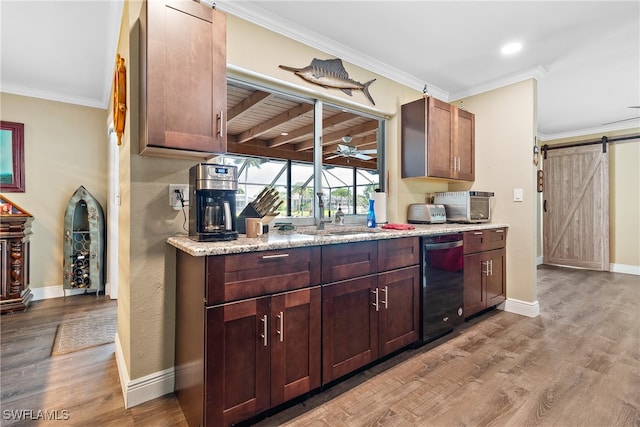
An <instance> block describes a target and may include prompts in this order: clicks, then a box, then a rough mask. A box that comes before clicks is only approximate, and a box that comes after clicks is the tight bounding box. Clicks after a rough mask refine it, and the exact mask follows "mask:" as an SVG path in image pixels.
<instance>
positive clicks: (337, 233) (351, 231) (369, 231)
mask: <svg viewBox="0 0 640 427" xmlns="http://www.w3.org/2000/svg"><path fill="white" fill-rule="evenodd" d="M380 231H382V230H378V229H375V228H356V229H353V228H352V229H346V230H335V229H327V230H314V229H309V230H300V229H298V233H300V234H309V235H312V236H325V237H330V236H356V235H359V234H374V233H378V232H380Z"/></svg>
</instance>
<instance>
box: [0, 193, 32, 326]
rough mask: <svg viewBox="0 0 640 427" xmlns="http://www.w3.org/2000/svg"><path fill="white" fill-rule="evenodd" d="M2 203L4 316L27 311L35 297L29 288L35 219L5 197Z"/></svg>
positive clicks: (0, 308)
mask: <svg viewBox="0 0 640 427" xmlns="http://www.w3.org/2000/svg"><path fill="white" fill-rule="evenodd" d="M0 204H1V205H2V210H1V211H0V216H1V218H0V267H1V269H0V270H1V273H0V313H2V314H4V313H12V312H16V311H24V310H26V308H27V306H28V305H29V302H30V301H31V298H32V297H33V295H31V290H30V289H29V276H30V262H29V259H30V254H29V252H30V242H29V237H30V236H31V223H32V222H33V216H31V214H30V213H28V212H27V211H25V210H24V209H22V208H20V207H19V206H17V205H15V204H14V203H13V202H10V201H9V200H7V199H5V198H4V197H2V198H1V200H0ZM5 209H6V211H5Z"/></svg>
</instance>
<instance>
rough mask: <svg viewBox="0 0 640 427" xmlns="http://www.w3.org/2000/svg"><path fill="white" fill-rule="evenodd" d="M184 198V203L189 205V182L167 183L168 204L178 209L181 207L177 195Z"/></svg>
mask: <svg viewBox="0 0 640 427" xmlns="http://www.w3.org/2000/svg"><path fill="white" fill-rule="evenodd" d="M180 194H181V195H182V197H183V198H184V205H185V206H189V184H169V206H171V207H172V208H173V209H175V210H177V211H179V210H180V209H182V202H180V198H179V197H178V196H179V195H180Z"/></svg>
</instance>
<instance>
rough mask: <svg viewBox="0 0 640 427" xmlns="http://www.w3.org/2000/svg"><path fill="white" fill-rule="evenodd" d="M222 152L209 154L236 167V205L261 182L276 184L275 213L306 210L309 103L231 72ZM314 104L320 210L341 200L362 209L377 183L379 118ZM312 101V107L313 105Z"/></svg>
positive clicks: (311, 194) (310, 172)
mask: <svg viewBox="0 0 640 427" xmlns="http://www.w3.org/2000/svg"><path fill="white" fill-rule="evenodd" d="M227 94H228V95H227V115H228V120H227V149H228V154H225V155H222V156H219V157H217V158H216V159H215V160H214V161H215V162H217V163H225V164H230V165H235V166H236V167H238V195H237V198H236V203H237V207H236V209H237V212H241V211H242V209H244V207H245V206H246V205H247V204H248V203H250V202H251V201H252V200H254V199H255V198H256V197H257V196H258V194H259V193H260V192H261V191H262V190H263V189H264V188H265V187H273V188H275V189H277V191H278V193H279V195H280V199H281V200H282V201H283V202H282V204H281V205H280V206H279V207H278V212H279V213H280V216H281V217H288V218H289V219H291V220H296V219H301V220H303V222H304V219H305V218H307V219H310V218H313V217H314V206H315V205H316V203H317V197H316V191H315V190H314V188H313V185H314V146H315V139H314V133H313V131H314V108H315V107H314V104H315V101H314V100H312V99H305V98H300V97H296V96H294V95H290V94H284V93H281V92H277V91H273V90H270V89H267V88H264V87H260V86H255V85H250V84H247V83H244V82H239V81H236V80H233V79H230V80H229V81H228V85H227ZM319 105H322V114H321V116H322V122H323V123H322V151H323V154H322V163H323V164H322V179H321V182H322V189H321V191H322V192H323V193H324V196H325V197H324V200H325V216H332V215H333V214H334V212H335V211H336V210H337V209H338V207H341V208H342V210H343V212H344V213H345V214H347V215H353V214H366V211H367V208H368V198H369V194H370V193H371V192H372V191H374V189H376V188H378V187H383V185H384V183H381V182H380V180H379V177H380V173H379V170H384V169H383V165H382V164H381V162H382V160H381V159H382V157H381V156H379V155H378V151H380V152H384V149H383V147H384V132H383V129H384V120H383V119H380V118H376V117H371V116H368V115H365V114H362V113H359V112H356V111H350V110H345V109H342V108H340V107H336V106H332V105H328V104H324V103H323V104H319ZM318 108H319V107H318Z"/></svg>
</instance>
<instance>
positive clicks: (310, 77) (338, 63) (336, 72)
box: [280, 58, 376, 105]
mask: <svg viewBox="0 0 640 427" xmlns="http://www.w3.org/2000/svg"><path fill="white" fill-rule="evenodd" d="M280 68H282V69H283V70H287V71H292V72H294V73H295V74H297V75H298V76H300V77H302V78H303V79H305V80H306V81H308V82H311V83H313V84H317V85H319V86H322V87H324V88H330V87H331V88H336V89H340V90H341V91H343V92H344V93H346V94H347V95H349V96H351V91H352V90H361V91H362V93H364V94H365V96H366V97H367V98H368V99H369V101H371V103H372V104H373V105H376V103H375V102H374V101H373V98H372V97H371V94H369V85H370V84H371V83H373V82H375V81H376V79H373V80H370V81H368V82H366V83H364V84H363V83H360V82H357V81H355V80H351V79H350V78H349V73H347V70H345V69H344V66H343V65H342V60H341V59H339V58H336V59H317V58H314V59H313V61H311V65H309V66H307V67H304V68H294V67H288V66H286V65H280Z"/></svg>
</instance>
